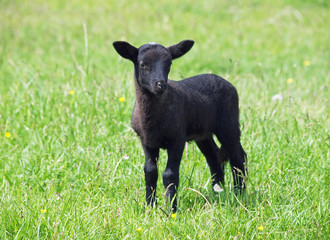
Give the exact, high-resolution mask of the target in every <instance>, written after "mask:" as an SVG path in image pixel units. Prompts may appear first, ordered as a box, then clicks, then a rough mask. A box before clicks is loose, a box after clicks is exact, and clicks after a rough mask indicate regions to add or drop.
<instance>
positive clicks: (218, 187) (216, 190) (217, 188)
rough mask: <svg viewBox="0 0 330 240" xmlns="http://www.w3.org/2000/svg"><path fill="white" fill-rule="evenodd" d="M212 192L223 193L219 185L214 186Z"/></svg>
mask: <svg viewBox="0 0 330 240" xmlns="http://www.w3.org/2000/svg"><path fill="white" fill-rule="evenodd" d="M213 190H214V191H215V192H217V193H221V192H223V188H222V187H220V185H219V184H217V183H216V184H214V186H213Z"/></svg>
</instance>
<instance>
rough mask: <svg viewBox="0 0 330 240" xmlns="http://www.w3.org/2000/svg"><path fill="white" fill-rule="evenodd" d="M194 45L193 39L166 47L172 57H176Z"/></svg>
mask: <svg viewBox="0 0 330 240" xmlns="http://www.w3.org/2000/svg"><path fill="white" fill-rule="evenodd" d="M193 45H194V41H193V40H183V41H181V42H179V43H178V44H176V45H173V46H170V47H168V48H167V49H168V51H169V52H170V53H171V55H172V59H176V58H179V57H181V56H182V55H184V54H185V53H187V52H188V51H189V50H190V49H191V48H192V46H193Z"/></svg>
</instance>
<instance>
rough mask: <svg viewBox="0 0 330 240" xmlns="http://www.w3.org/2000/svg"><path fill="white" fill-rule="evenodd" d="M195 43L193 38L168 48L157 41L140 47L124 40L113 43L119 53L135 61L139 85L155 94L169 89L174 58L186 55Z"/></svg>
mask: <svg viewBox="0 0 330 240" xmlns="http://www.w3.org/2000/svg"><path fill="white" fill-rule="evenodd" d="M193 45H194V41H192V40H185V41H182V42H180V43H178V44H176V45H173V46H170V47H168V48H166V47H164V46H162V45H160V44H157V43H148V44H145V45H142V46H141V47H140V48H136V47H134V46H132V45H130V44H129V43H127V42H122V41H118V42H114V43H113V46H114V48H115V49H116V51H117V52H118V53H119V55H121V56H122V57H124V58H127V59H129V60H131V61H132V62H133V63H134V66H135V77H136V80H137V82H138V84H139V86H140V87H141V88H142V89H144V90H147V91H148V92H150V93H152V94H155V95H157V94H162V93H163V92H164V91H165V90H166V89H167V80H168V74H169V72H170V68H171V64H172V60H174V59H175V58H178V57H181V56H182V55H184V54H185V53H186V52H188V51H189V50H190V49H191V47H192V46H193Z"/></svg>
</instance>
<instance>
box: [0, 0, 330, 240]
mask: <svg viewBox="0 0 330 240" xmlns="http://www.w3.org/2000/svg"><path fill="white" fill-rule="evenodd" d="M329 16H330V15H329V7H328V3H327V1H295V0H292V1H276V2H274V1H273V2H268V1H245V2H237V1H221V2H220V3H219V1H204V2H202V1H201V2H195V3H194V4H191V3H190V2H189V1H186V0H183V1H180V2H177V1H174V0H170V1H158V2H157V3H155V2H151V1H139V2H136V1H135V2H134V1H108V2H107V3H104V2H103V1H79V0H75V1H37V0H34V1H19V0H16V1H8V0H5V1H2V4H1V8H0V36H1V37H0V146H1V147H0V176H1V180H0V239H15V238H16V239H37V238H42V239H61V238H63V239H70V238H72V239H99V238H104V239H327V238H328V237H329V235H330V231H329V187H328V185H329V181H330V178H329V157H330V156H329V90H328V88H329V77H330V76H329V49H328V45H329V44H328V40H329V33H328V32H329V31H328V22H329ZM183 39H194V40H195V42H196V43H195V45H194V47H193V48H192V50H191V51H190V52H189V53H188V54H187V55H185V56H184V57H182V59H178V60H176V61H175V62H174V64H173V66H172V72H171V74H170V77H171V78H172V79H175V80H179V79H181V78H182V77H188V76H191V75H194V74H200V73H208V72H213V73H215V74H219V75H221V76H223V77H225V78H226V79H228V80H229V81H230V82H232V83H233V84H234V85H235V86H236V88H237V90H238V92H239V95H240V111H241V115H240V116H241V117H240V118H241V128H242V144H243V146H244V149H245V150H246V152H247V155H248V170H249V179H248V184H247V191H246V193H244V194H242V195H241V196H236V195H235V194H234V192H233V191H232V176H231V173H230V170H229V166H227V169H226V189H225V191H224V192H222V193H221V194H216V193H214V191H213V189H212V186H211V184H210V180H211V179H210V173H209V169H208V167H207V164H206V161H205V159H204V157H203V155H202V154H201V153H200V152H199V150H198V148H197V147H196V145H195V144H194V143H190V144H187V145H186V149H185V152H184V154H183V158H182V163H181V168H180V187H179V189H178V193H179V197H178V200H179V201H178V206H179V210H178V212H177V213H176V214H175V215H174V214H171V213H169V212H168V211H167V207H166V206H165V197H164V194H165V190H164V187H163V185H162V180H161V178H159V181H158V187H159V188H158V189H159V190H158V194H157V198H158V205H157V207H156V208H154V209H153V208H146V207H145V203H144V198H145V195H144V194H145V192H144V188H145V185H144V173H143V165H144V156H143V154H142V149H141V147H140V142H139V139H138V137H137V136H136V134H135V133H134V132H133V131H132V129H131V127H130V117H131V112H132V108H133V105H134V97H135V96H134V94H135V92H134V84H133V66H132V64H131V63H130V62H129V61H126V60H124V59H122V58H120V57H119V56H118V54H116V53H115V51H114V49H113V48H112V42H113V41H115V40H127V41H129V42H131V43H132V44H134V45H136V46H139V45H141V44H144V43H146V42H151V41H152V42H154V41H156V42H160V43H162V44H164V45H171V44H175V43H177V42H179V41H181V40H183ZM165 164H166V153H165V152H164V151H162V152H161V157H160V161H159V173H160V175H161V173H162V171H163V170H164V168H165Z"/></svg>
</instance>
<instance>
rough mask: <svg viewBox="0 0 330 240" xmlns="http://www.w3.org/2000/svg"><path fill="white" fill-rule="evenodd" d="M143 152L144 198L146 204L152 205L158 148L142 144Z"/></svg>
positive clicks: (154, 192) (156, 173)
mask: <svg viewBox="0 0 330 240" xmlns="http://www.w3.org/2000/svg"><path fill="white" fill-rule="evenodd" d="M142 147H143V150H144V154H145V160H146V162H145V165H144V174H145V180H146V200H147V205H151V206H153V205H154V203H155V198H156V187H157V179H158V169H157V160H158V157H159V148H149V147H147V146H144V145H143V144H142Z"/></svg>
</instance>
